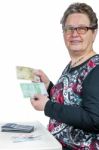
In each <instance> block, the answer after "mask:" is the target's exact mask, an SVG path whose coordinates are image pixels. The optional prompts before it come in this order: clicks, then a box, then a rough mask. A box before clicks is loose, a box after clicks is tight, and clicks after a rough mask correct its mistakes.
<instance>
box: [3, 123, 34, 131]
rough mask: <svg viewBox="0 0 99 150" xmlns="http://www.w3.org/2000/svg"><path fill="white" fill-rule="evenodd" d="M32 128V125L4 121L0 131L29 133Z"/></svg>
mask: <svg viewBox="0 0 99 150" xmlns="http://www.w3.org/2000/svg"><path fill="white" fill-rule="evenodd" d="M33 130H34V126H33V125H23V124H16V123H6V124H4V125H3V126H2V127H1V131H2V132H23V133H30V132H32V131H33Z"/></svg>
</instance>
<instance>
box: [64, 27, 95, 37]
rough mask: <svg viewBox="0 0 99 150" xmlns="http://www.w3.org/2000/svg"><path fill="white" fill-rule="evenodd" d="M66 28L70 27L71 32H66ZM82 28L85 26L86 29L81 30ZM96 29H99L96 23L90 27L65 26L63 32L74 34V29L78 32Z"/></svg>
mask: <svg viewBox="0 0 99 150" xmlns="http://www.w3.org/2000/svg"><path fill="white" fill-rule="evenodd" d="M66 28H67V29H70V32H69V33H66ZM81 28H85V29H86V31H85V32H79V29H81ZM95 29H97V26H96V25H94V26H89V27H88V26H78V27H73V26H65V27H64V28H63V32H65V33H66V35H71V34H73V33H74V31H75V30H76V32H77V33H78V34H86V33H87V31H88V30H95Z"/></svg>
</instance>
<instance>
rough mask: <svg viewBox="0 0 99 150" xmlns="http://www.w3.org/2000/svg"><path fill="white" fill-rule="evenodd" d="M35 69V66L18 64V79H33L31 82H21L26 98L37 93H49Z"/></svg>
mask: <svg viewBox="0 0 99 150" xmlns="http://www.w3.org/2000/svg"><path fill="white" fill-rule="evenodd" d="M35 71H36V70H35V69H33V68H29V67H24V66H16V74H17V79H21V80H29V81H31V83H25V82H24V83H20V87H21V90H22V92H23V96H24V98H31V97H33V96H34V95H35V94H44V95H48V93H47V90H46V88H45V85H44V83H43V82H40V77H39V76H37V75H36V74H35Z"/></svg>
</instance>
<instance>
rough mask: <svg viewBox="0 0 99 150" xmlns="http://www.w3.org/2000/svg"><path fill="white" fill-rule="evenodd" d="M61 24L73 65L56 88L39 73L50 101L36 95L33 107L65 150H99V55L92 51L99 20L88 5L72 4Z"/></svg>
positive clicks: (65, 70) (65, 72)
mask: <svg viewBox="0 0 99 150" xmlns="http://www.w3.org/2000/svg"><path fill="white" fill-rule="evenodd" d="M61 24H62V30H63V37H64V41H65V45H66V47H67V49H68V52H69V54H70V58H71V61H70V62H69V64H68V65H67V66H66V68H65V69H64V70H63V72H62V75H61V76H60V78H59V79H58V81H57V83H56V85H53V84H52V82H51V81H50V80H49V79H48V77H47V76H46V75H45V73H44V72H43V71H41V70H38V71H37V72H36V75H38V76H39V77H40V79H41V81H42V82H44V83H45V85H46V88H47V90H48V93H49V97H47V96H44V95H35V96H34V97H33V98H32V99H31V104H32V105H33V107H34V108H35V109H36V110H40V111H43V110H44V113H45V115H46V116H48V117H50V121H49V126H48V130H49V131H50V132H51V133H52V134H53V135H54V136H55V138H56V139H57V140H58V141H59V142H60V143H61V144H62V147H63V149H64V150H68V149H71V150H99V55H98V54H96V52H95V51H94V50H93V43H94V40H95V37H96V34H97V28H98V19H97V17H96V14H95V12H94V11H93V9H92V8H91V7H90V6H89V5H87V4H85V3H73V4H71V5H70V6H69V7H68V8H67V10H66V11H65V12H64V15H63V17H62V20H61ZM35 99H38V100H35Z"/></svg>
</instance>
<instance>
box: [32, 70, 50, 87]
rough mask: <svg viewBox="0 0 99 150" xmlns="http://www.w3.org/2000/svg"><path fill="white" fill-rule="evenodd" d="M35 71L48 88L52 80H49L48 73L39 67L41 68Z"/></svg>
mask: <svg viewBox="0 0 99 150" xmlns="http://www.w3.org/2000/svg"><path fill="white" fill-rule="evenodd" d="M34 73H35V75H37V76H39V77H40V81H41V82H44V84H45V87H46V89H48V86H49V83H50V80H49V78H48V77H47V75H46V74H45V73H44V72H43V71H42V70H40V69H39V70H35V72H34Z"/></svg>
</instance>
